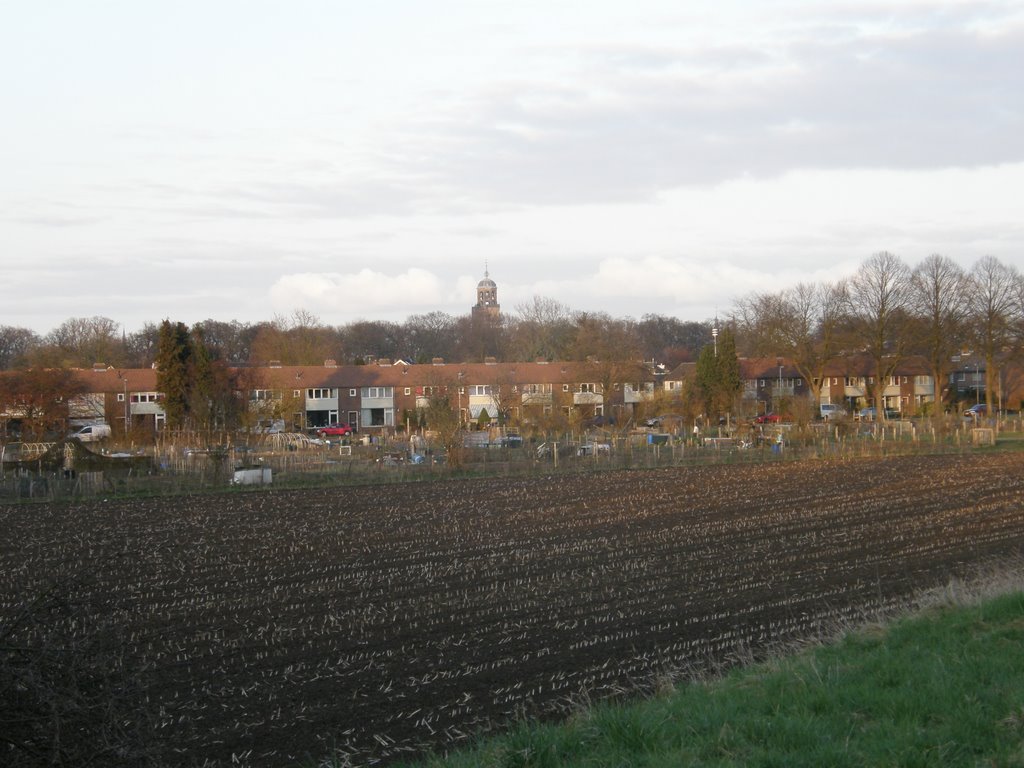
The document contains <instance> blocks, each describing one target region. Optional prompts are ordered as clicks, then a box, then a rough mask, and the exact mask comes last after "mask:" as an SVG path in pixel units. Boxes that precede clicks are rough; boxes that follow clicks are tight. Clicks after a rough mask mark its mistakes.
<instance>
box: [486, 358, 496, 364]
mask: <svg viewBox="0 0 1024 768" xmlns="http://www.w3.org/2000/svg"><path fill="white" fill-rule="evenodd" d="M497 364H498V358H496V357H485V358H484V365H497Z"/></svg>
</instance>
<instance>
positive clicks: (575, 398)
mask: <svg viewBox="0 0 1024 768" xmlns="http://www.w3.org/2000/svg"><path fill="white" fill-rule="evenodd" d="M739 362H740V372H741V377H742V379H743V390H742V397H741V399H740V406H739V409H740V413H738V414H736V415H740V416H752V415H756V414H758V413H763V412H765V411H768V410H772V409H777V408H780V407H786V406H788V405H791V404H792V403H793V402H799V401H813V400H814V398H813V393H814V392H815V391H817V393H818V394H817V400H818V401H819V402H820V403H834V404H841V405H843V406H844V407H846V408H847V409H853V408H857V407H860V406H862V405H868V404H871V403H872V402H873V395H874V393H875V392H877V391H878V387H879V386H881V389H882V395H883V401H884V405H885V407H886V408H891V409H894V410H897V411H899V412H900V413H902V414H905V415H908V416H909V415H915V414H917V413H920V412H921V411H922V409H924V408H925V407H927V404H929V403H933V402H935V401H936V399H937V397H938V399H940V400H941V399H943V397H948V395H949V391H950V390H952V391H954V392H955V391H956V387H957V385H958V384H960V385H961V387H960V396H961V398H962V397H963V395H964V392H965V390H964V388H963V386H962V385H963V376H964V374H965V371H966V370H967V368H968V367H967V366H964V367H963V368H961V369H954V373H953V375H952V377H951V380H950V381H949V382H943V383H942V385H941V386H939V387H937V386H936V383H935V382H934V381H933V377H932V376H931V375H930V373H929V372H928V369H927V366H926V365H925V363H924V361H923V360H921V359H919V358H906V359H905V360H903V361H902V362H901V363H900V365H898V366H897V367H896V369H895V370H894V371H893V373H892V375H890V376H889V377H887V379H886V380H885V381H883V382H880V383H878V382H875V380H874V376H873V374H872V372H871V370H872V369H871V363H870V361H869V360H867V359H866V358H862V357H844V358H841V359H837V360H836V361H835V362H834V363H833V364H830V365H829V366H827V367H826V368H825V370H824V371H823V375H822V378H821V379H816V380H813V381H807V380H806V379H805V378H804V377H803V376H802V375H800V373H799V371H798V369H797V368H796V367H795V366H794V365H793V364H792V363H791V362H790V361H787V360H783V359H780V358H761V359H741V360H740V361H739ZM240 370H242V371H244V374H245V375H240V376H238V377H237V379H236V381H237V382H242V381H244V382H246V383H245V385H244V387H243V385H241V384H238V386H239V387H240V389H238V391H236V392H235V395H236V396H237V397H238V398H239V399H240V400H242V401H243V402H244V403H245V408H244V410H245V411H246V412H247V413H248V414H249V415H250V417H251V418H250V421H252V420H259V419H271V418H274V419H282V420H284V421H286V422H287V423H288V427H289V428H290V429H296V430H304V429H312V428H316V427H321V426H327V425H330V424H335V423H348V424H351V425H352V426H353V427H354V428H356V429H358V430H360V431H371V432H372V431H374V430H379V431H387V430H391V429H393V428H395V427H398V426H405V422H406V421H408V420H409V419H410V417H411V416H414V415H415V414H417V413H418V412H421V411H422V410H423V409H425V408H426V407H428V405H429V403H430V401H431V398H432V396H434V395H436V394H441V393H443V394H446V395H447V397H448V401H449V403H450V404H451V407H452V408H453V410H455V411H457V413H458V415H459V417H460V419H461V420H462V421H463V422H465V423H470V422H474V421H478V420H480V419H481V417H482V416H483V414H484V413H485V412H486V414H487V416H488V417H490V418H491V419H496V418H501V419H503V420H506V421H509V422H511V423H524V422H525V423H531V422H532V423H540V422H542V421H543V420H544V417H545V416H551V415H560V416H563V417H566V418H568V419H574V418H575V419H594V418H606V419H608V420H609V421H614V422H616V423H621V424H624V423H626V422H627V421H628V420H629V419H630V418H636V417H650V416H653V415H656V414H655V413H652V412H651V411H652V409H655V410H656V409H659V408H671V407H672V405H673V400H675V399H678V398H679V397H681V395H682V393H683V392H685V391H686V385H687V380H688V379H690V378H691V377H692V376H693V374H694V370H695V365H694V364H693V363H687V364H683V365H681V366H679V367H677V368H676V369H674V370H672V371H665V370H662V369H660V368H659V367H658V366H653V365H640V364H633V365H626V364H622V363H615V364H610V363H602V362H599V361H589V362H541V361H539V362H532V363H499V362H497V361H495V360H488V361H486V362H484V363H457V364H453V363H446V362H445V361H443V360H440V359H435V360H434V361H433V363H431V364H418V365H417V364H409V363H406V362H404V361H397V362H391V361H377V362H375V363H374V364H372V365H359V366H353V365H337V364H336V363H335V362H334V361H332V360H328V361H325V363H324V364H323V365H320V366H281V365H274V364H272V365H269V366H265V367H253V368H246V369H240ZM970 371H971V372H972V373H973V378H974V382H973V383H974V387H973V390H966V391H967V392H968V393H971V392H973V395H974V397H979V396H980V397H983V394H981V393H982V392H983V389H982V384H981V381H982V380H983V379H984V370H983V369H979V367H978V366H977V364H976V363H975V364H974V365H973V368H970ZM77 376H79V377H80V379H81V381H82V383H83V384H84V389H85V391H86V394H84V395H82V396H80V397H77V398H75V400H74V402H73V404H72V406H71V413H70V416H71V418H72V419H73V420H78V421H79V422H84V421H89V420H100V419H102V420H106V421H107V422H108V423H110V424H111V425H112V426H113V427H114V428H115V431H118V430H125V431H127V430H129V429H137V428H140V427H142V428H144V427H149V428H151V429H153V430H160V429H161V428H162V427H163V426H164V425H165V422H166V413H165V410H164V406H163V395H162V393H161V392H159V391H158V389H157V384H156V382H157V375H156V371H155V370H154V369H152V368H142V369H127V370H126V369H115V368H111V367H105V366H102V365H97V366H95V367H94V368H93V369H92V370H83V371H78V372H77ZM958 378H959V379H960V381H959V382H958ZM813 404H814V403H813V402H812V405H813Z"/></svg>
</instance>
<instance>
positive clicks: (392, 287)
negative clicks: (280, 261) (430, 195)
mask: <svg viewBox="0 0 1024 768" xmlns="http://www.w3.org/2000/svg"><path fill="white" fill-rule="evenodd" d="M446 300H447V296H446V294H445V291H444V288H443V284H442V282H441V281H440V280H439V279H438V278H437V276H435V275H434V274H432V273H431V272H428V271H426V270H423V269H417V268H415V267H414V268H411V269H408V270H406V271H405V272H403V273H401V274H396V275H387V274H383V273H381V272H375V271H373V270H371V269H362V270H360V271H359V272H351V273H339V272H319V273H318V272H304V273H295V274H289V275H283V276H281V277H280V278H278V279H277V280H276V281H275V282H274V284H273V285H272V286H271V288H270V302H271V304H272V306H273V308H274V310H275V311H276V312H290V311H292V310H295V309H308V310H310V311H312V312H329V313H333V314H337V313H343V314H344V315H345V316H346V317H348V318H357V317H361V316H380V315H382V314H391V313H393V312H394V311H395V310H396V309H399V310H400V311H402V312H404V314H406V315H408V314H414V313H416V312H422V311H431V310H434V309H436V308H437V307H438V305H439V304H442V303H444V302H445V301H446Z"/></svg>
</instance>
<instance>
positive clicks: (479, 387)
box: [469, 384, 491, 395]
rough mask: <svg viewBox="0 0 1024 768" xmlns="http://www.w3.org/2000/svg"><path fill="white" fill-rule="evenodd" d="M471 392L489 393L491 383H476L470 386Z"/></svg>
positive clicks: (477, 393)
mask: <svg viewBox="0 0 1024 768" xmlns="http://www.w3.org/2000/svg"><path fill="white" fill-rule="evenodd" d="M469 394H471V395H489V394H491V385H490V384H474V385H473V386H471V387H470V388H469Z"/></svg>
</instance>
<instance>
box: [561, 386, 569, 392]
mask: <svg viewBox="0 0 1024 768" xmlns="http://www.w3.org/2000/svg"><path fill="white" fill-rule="evenodd" d="M562 391H563V392H568V391H569V385H568V384H563V385H562Z"/></svg>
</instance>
